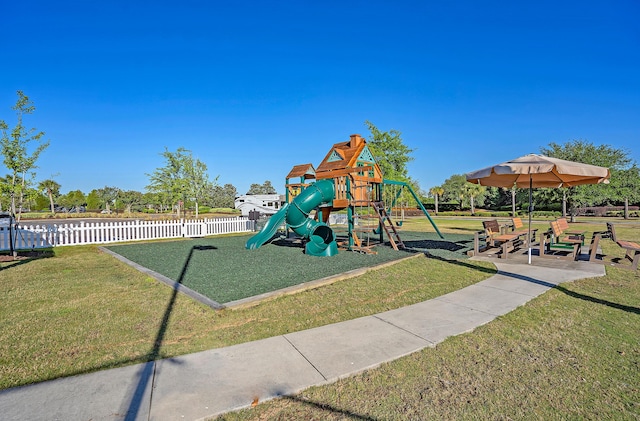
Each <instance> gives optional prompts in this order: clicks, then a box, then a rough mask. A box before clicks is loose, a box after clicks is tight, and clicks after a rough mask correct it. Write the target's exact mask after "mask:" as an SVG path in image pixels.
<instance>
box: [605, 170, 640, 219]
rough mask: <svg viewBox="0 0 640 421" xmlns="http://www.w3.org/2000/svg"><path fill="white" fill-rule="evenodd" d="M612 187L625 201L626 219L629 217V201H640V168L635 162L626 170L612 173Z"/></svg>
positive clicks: (618, 196) (617, 195) (616, 194)
mask: <svg viewBox="0 0 640 421" xmlns="http://www.w3.org/2000/svg"><path fill="white" fill-rule="evenodd" d="M611 188H612V189H613V191H615V196H616V197H617V198H619V199H620V198H621V199H622V201H623V203H624V219H629V202H631V203H640V169H638V167H637V166H636V164H633V165H632V166H631V167H630V168H628V169H625V170H615V171H614V172H613V173H612V174H611Z"/></svg>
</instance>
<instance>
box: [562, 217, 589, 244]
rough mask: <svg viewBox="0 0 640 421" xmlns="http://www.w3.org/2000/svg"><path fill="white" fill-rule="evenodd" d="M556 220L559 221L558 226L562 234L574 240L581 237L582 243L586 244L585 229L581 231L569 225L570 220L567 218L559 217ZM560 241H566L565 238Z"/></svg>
mask: <svg viewBox="0 0 640 421" xmlns="http://www.w3.org/2000/svg"><path fill="white" fill-rule="evenodd" d="M556 222H557V223H558V227H559V228H560V231H561V232H562V235H564V236H566V237H568V238H569V239H573V240H575V239H576V238H579V239H580V240H582V245H583V246H584V231H579V230H575V229H573V228H571V227H570V226H569V222H568V221H567V218H558V219H556ZM560 241H564V240H562V239H561V240H560Z"/></svg>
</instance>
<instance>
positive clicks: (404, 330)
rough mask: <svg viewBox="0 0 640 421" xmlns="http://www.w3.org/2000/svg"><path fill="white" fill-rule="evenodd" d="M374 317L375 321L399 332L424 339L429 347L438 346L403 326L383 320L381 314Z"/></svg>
mask: <svg viewBox="0 0 640 421" xmlns="http://www.w3.org/2000/svg"><path fill="white" fill-rule="evenodd" d="M372 317H373V318H375V319H378V320H380V321H381V322H384V323H386V324H388V325H389V326H393V327H395V328H396V329H399V330H401V331H403V332H407V333H408V334H410V335H413V336H415V337H416V338H418V339H422V340H423V341H425V342H427V346H431V345H435V344H436V343H435V342H433V341H430V340H429V339H427V338H424V337H422V336H420V335H418V334H417V333H415V332H412V331H410V330H408V329H405V328H403V327H401V326H398V325H396V324H393V323H391V322H390V321H388V320H385V319H383V318H381V317H380V315H379V314H374V315H372Z"/></svg>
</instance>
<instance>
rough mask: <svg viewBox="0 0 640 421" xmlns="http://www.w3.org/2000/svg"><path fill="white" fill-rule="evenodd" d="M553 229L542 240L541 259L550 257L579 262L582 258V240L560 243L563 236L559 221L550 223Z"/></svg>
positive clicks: (576, 239)
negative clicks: (559, 239)
mask: <svg viewBox="0 0 640 421" xmlns="http://www.w3.org/2000/svg"><path fill="white" fill-rule="evenodd" d="M549 224H550V225H551V229H549V231H547V232H545V233H544V234H543V235H542V238H541V239H540V257H549V258H555V259H564V260H577V259H578V257H579V256H580V246H581V245H582V240H581V239H579V238H575V239H567V241H558V238H559V237H560V235H561V234H562V231H561V230H560V227H559V226H558V223H557V221H551V222H550V223H549Z"/></svg>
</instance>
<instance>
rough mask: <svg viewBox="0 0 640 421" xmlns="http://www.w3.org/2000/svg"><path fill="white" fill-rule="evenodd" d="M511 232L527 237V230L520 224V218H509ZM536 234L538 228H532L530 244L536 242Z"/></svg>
mask: <svg viewBox="0 0 640 421" xmlns="http://www.w3.org/2000/svg"><path fill="white" fill-rule="evenodd" d="M511 230H512V231H513V232H514V233H518V234H526V235H529V228H527V227H525V226H524V224H523V223H522V219H521V218H511ZM537 232H538V228H532V229H531V243H532V244H533V243H535V242H536V234H537Z"/></svg>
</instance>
